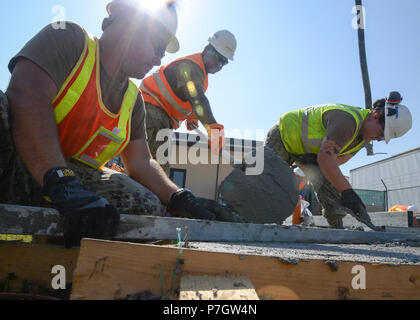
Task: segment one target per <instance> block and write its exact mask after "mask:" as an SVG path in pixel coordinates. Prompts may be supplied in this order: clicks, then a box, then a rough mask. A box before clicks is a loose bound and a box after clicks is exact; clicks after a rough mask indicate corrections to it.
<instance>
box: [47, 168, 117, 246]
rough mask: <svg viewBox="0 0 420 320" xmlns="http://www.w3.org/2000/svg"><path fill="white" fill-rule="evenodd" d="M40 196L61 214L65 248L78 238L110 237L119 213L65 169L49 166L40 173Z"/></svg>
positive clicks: (76, 243) (78, 242) (77, 240)
mask: <svg viewBox="0 0 420 320" xmlns="http://www.w3.org/2000/svg"><path fill="white" fill-rule="evenodd" d="M43 191H44V196H45V198H46V199H47V201H48V202H50V203H51V204H52V205H53V206H54V208H56V209H57V210H58V211H59V213H60V214H61V215H62V216H63V217H64V242H65V246H66V248H71V247H74V246H79V245H80V240H81V239H82V238H85V237H87V238H95V239H111V238H112V237H113V236H114V235H115V234H116V232H117V228H118V224H119V222H120V214H119V213H118V211H117V209H115V208H114V207H113V206H112V205H111V204H110V203H109V202H108V201H107V200H106V199H105V198H102V197H100V196H98V195H97V194H95V193H93V192H90V191H88V190H86V189H85V188H84V187H83V184H82V182H81V181H80V180H77V179H76V176H75V174H74V172H73V170H71V169H69V168H62V167H60V168H53V169H50V170H48V172H47V173H46V174H45V175H44V190H43Z"/></svg>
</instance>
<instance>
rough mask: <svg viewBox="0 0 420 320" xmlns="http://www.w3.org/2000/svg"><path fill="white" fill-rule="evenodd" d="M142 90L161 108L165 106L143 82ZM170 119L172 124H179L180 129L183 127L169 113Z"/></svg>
mask: <svg viewBox="0 0 420 320" xmlns="http://www.w3.org/2000/svg"><path fill="white" fill-rule="evenodd" d="M140 88H141V90H142V91H143V93H147V94H148V95H150V96H151V97H152V98H153V99H155V100H156V101H157V102H158V103H159V104H160V105H161V106H163V104H162V102H161V101H160V99H159V98H158V97H157V96H156V95H154V94H153V93H152V92H150V91H149V90H148V89H147V88H146V87H145V86H144V84H143V82H142V83H141V84H140ZM167 115H168V117H169V118H170V119H171V123H176V124H178V127H179V126H180V125H181V124H180V122H179V121H178V120H177V119H175V118H174V117H172V116H171V115H170V114H169V113H167Z"/></svg>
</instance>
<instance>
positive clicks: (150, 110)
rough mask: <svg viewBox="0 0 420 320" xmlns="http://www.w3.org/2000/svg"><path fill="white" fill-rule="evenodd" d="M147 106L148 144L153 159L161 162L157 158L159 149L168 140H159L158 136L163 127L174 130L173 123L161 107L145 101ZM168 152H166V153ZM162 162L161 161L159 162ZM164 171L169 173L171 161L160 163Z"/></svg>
mask: <svg viewBox="0 0 420 320" xmlns="http://www.w3.org/2000/svg"><path fill="white" fill-rule="evenodd" d="M145 107H146V131H147V144H148V145H149V149H150V153H151V154H152V157H153V159H156V160H157V161H158V162H159V159H157V158H156V154H157V150H158V149H159V147H160V146H162V145H163V144H164V143H167V142H166V141H157V140H156V136H157V134H158V132H159V130H161V129H170V130H172V129H173V128H172V125H171V122H170V120H169V117H168V114H167V113H166V112H165V111H163V110H162V109H161V108H159V107H156V106H154V105H152V104H150V103H145ZM165 154H166V153H165ZM159 163H160V162H159ZM160 166H161V167H162V169H163V171H165V173H166V174H167V175H169V167H170V165H169V163H166V164H160Z"/></svg>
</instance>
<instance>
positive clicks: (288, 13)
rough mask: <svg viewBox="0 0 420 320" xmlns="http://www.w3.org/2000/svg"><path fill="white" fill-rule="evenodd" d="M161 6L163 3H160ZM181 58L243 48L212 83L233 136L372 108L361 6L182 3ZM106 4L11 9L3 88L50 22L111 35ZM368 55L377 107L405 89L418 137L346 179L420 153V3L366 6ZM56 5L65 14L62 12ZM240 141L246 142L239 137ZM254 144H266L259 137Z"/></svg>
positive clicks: (0, 75)
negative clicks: (361, 51)
mask: <svg viewBox="0 0 420 320" xmlns="http://www.w3.org/2000/svg"><path fill="white" fill-rule="evenodd" d="M150 1H155V0H150ZM179 2H180V8H179V13H180V21H179V30H178V34H177V35H178V38H179V40H180V44H181V50H180V51H179V52H178V53H177V54H174V55H170V54H167V56H166V57H165V59H164V60H163V63H164V64H166V63H168V62H170V61H172V60H174V59H176V58H178V57H181V56H185V55H189V54H192V53H197V52H201V51H202V49H203V48H204V46H205V45H206V44H207V39H208V36H209V35H210V34H211V33H213V32H215V31H217V30H220V29H228V30H230V31H231V32H233V33H234V34H235V36H236V38H237V40H238V50H237V54H236V57H235V61H234V62H233V63H230V64H229V65H228V66H226V67H225V68H224V69H223V70H222V71H221V72H219V73H217V74H216V75H210V79H209V89H208V91H207V96H208V98H209V100H210V103H211V105H212V109H213V113H214V115H215V117H216V119H217V121H218V122H219V123H222V124H223V125H224V126H225V128H226V130H227V131H229V130H233V129H236V130H240V132H244V130H253V132H256V130H261V129H263V130H264V131H265V133H267V131H268V130H269V129H270V128H271V127H272V126H273V125H274V124H275V123H276V122H278V120H279V119H280V116H281V115H282V114H283V113H286V112H288V111H291V110H294V109H298V108H302V107H305V106H309V105H315V104H321V103H330V102H340V103H345V104H349V105H354V106H360V107H363V106H364V93H363V85H362V78H361V71H360V64H359V56H358V47H357V31H356V30H354V29H353V28H352V23H353V20H354V18H355V14H353V13H352V8H353V6H354V0H339V1H337V0H322V1H313V0H295V1H289V0H228V1H226V0H212V1H208V0H180V1H179ZM107 3H108V1H106V0H89V1H86V0H55V1H53V0H37V1H33V0H20V1H3V3H2V13H3V14H2V19H1V22H0V23H1V28H0V30H1V31H0V32H1V38H2V44H1V50H0V89H1V90H5V89H6V88H7V85H8V82H9V79H10V74H9V71H8V70H7V64H8V61H9V60H10V58H11V57H12V56H13V55H14V54H16V53H17V52H18V51H19V50H20V49H21V48H22V46H23V45H24V44H25V43H26V42H27V41H28V40H29V39H30V38H31V37H32V36H34V35H35V34H36V33H37V32H38V31H39V30H41V29H42V28H43V27H44V26H45V25H46V24H48V23H51V22H53V19H54V18H56V17H57V16H58V15H59V14H60V12H61V13H62V14H63V13H64V15H61V16H60V18H63V19H66V20H70V21H73V22H76V23H78V24H80V25H81V26H83V27H84V28H85V29H86V30H87V31H88V32H90V33H91V34H94V35H96V36H98V37H99V36H100V35H101V28H100V27H101V23H102V19H103V18H104V17H105V16H106V10H105V5H106V4H107ZM363 4H364V6H365V9H366V41H367V55H368V64H369V72H370V80H371V86H372V95H373V99H376V98H383V97H385V96H386V94H387V93H388V92H389V91H393V90H397V91H400V92H401V93H402V95H403V96H404V103H405V105H407V106H408V107H409V108H410V109H411V110H412V114H413V129H412V130H411V131H410V132H409V133H408V134H406V135H405V136H404V137H402V138H400V139H397V140H393V141H391V143H390V144H389V145H386V144H385V143H384V142H381V143H375V144H374V149H375V152H377V153H387V155H383V154H380V155H376V156H373V157H367V156H366V152H365V151H364V150H362V151H361V152H359V154H358V155H357V156H356V157H355V158H354V159H352V160H351V161H350V162H349V163H348V164H345V165H343V166H342V167H341V168H342V171H343V173H345V174H347V175H348V174H349V170H351V169H353V168H357V167H360V166H363V165H365V164H368V163H371V162H375V161H378V160H382V159H385V158H387V157H389V156H392V155H395V154H398V153H401V152H404V151H407V150H410V149H413V148H416V147H418V146H419V140H418V139H420V138H419V137H420V129H419V126H418V123H419V121H420V115H419V114H420V113H419V112H418V110H419V107H418V101H420V82H419V75H420V59H419V52H420V38H419V36H418V35H419V32H420V19H419V12H420V1H418V0H401V1H395V0H364V1H363ZM55 6H62V7H58V8H56V9H60V8H64V9H65V12H62V10H61V11H60V10H58V11H54V10H53V9H54V8H55ZM235 137H239V136H237V135H235ZM254 138H258V137H257V136H256V134H255V136H254Z"/></svg>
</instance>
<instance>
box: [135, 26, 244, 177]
mask: <svg viewBox="0 0 420 320" xmlns="http://www.w3.org/2000/svg"><path fill="white" fill-rule="evenodd" d="M208 41H209V45H207V46H206V47H205V48H204V51H203V52H202V53H196V54H193V55H190V56H186V57H183V58H180V59H177V60H175V61H173V62H172V63H170V64H168V65H166V66H163V67H161V68H160V69H159V70H158V71H157V72H156V73H154V74H153V75H151V76H149V77H147V78H145V79H144V80H143V82H142V84H141V91H142V93H143V97H144V101H145V105H146V125H147V135H148V144H149V148H150V151H151V154H152V156H153V157H154V158H155V159H157V158H156V154H157V150H158V148H159V147H160V146H161V145H162V144H163V143H164V141H157V139H156V136H157V133H158V132H159V130H161V129H178V128H179V126H180V125H181V123H182V122H183V121H184V120H186V121H187V129H188V130H194V129H195V128H197V127H198V121H200V122H201V123H202V124H203V125H204V127H205V128H206V130H207V133H208V136H209V144H210V148H211V150H212V152H213V153H214V154H218V153H219V152H220V150H221V148H222V147H223V143H224V127H223V125H221V124H219V123H217V121H216V119H215V118H214V116H213V113H212V110H211V107H210V103H209V100H208V99H207V97H206V95H205V92H206V90H207V87H208V74H209V73H210V74H215V73H217V72H219V71H220V70H222V68H223V67H224V66H225V65H227V64H228V62H229V60H231V61H233V58H234V54H235V50H236V46H237V43H236V39H235V37H234V35H233V34H232V33H230V32H229V31H227V30H221V31H218V32H216V33H215V34H213V35H212V36H210V38H209V40H208ZM157 160H158V161H159V160H160V159H157ZM162 162H163V161H160V163H161V164H162ZM162 167H163V168H164V170H165V171H166V172H168V168H169V164H166V165H164V164H162Z"/></svg>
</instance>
